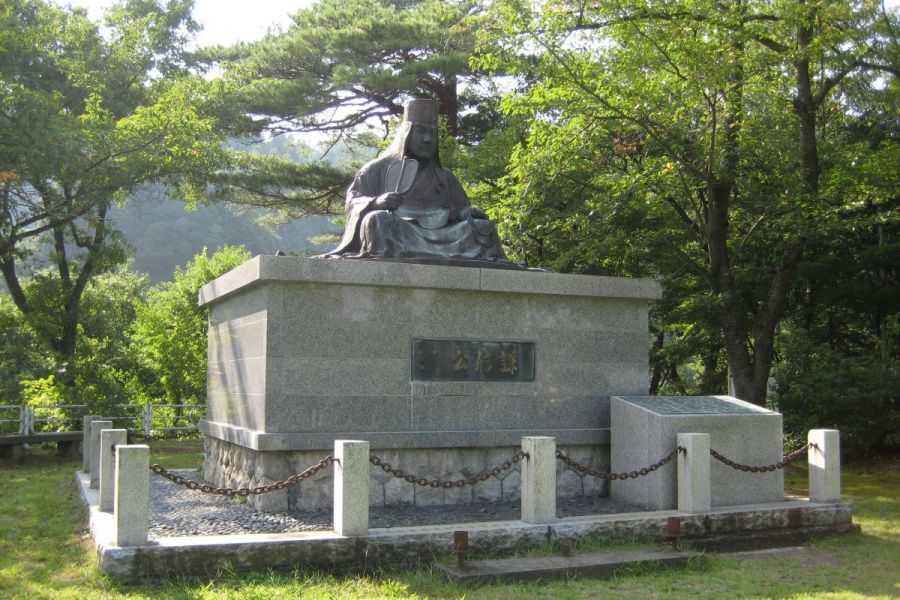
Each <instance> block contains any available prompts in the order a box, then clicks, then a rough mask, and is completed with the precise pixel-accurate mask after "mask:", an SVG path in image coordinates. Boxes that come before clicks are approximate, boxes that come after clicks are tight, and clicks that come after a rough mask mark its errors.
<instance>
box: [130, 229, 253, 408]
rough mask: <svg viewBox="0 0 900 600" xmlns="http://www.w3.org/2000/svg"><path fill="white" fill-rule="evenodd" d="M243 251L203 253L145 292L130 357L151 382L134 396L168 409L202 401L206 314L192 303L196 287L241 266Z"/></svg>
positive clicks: (234, 248)
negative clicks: (161, 401)
mask: <svg viewBox="0 0 900 600" xmlns="http://www.w3.org/2000/svg"><path fill="white" fill-rule="evenodd" d="M249 258H250V253H249V252H247V251H246V250H245V249H244V248H243V247H238V246H225V247H223V248H221V249H220V250H218V251H217V252H215V253H214V254H213V255H212V256H208V255H207V253H206V249H205V248H204V249H203V252H202V253H201V254H198V255H197V256H195V257H194V260H193V261H191V262H190V263H188V264H187V265H185V266H184V268H178V269H176V270H175V277H174V280H173V281H171V282H165V283H161V284H159V285H157V286H155V287H154V288H153V289H151V290H150V294H149V296H148V298H147V303H146V304H145V305H143V306H141V307H140V308H139V309H138V311H137V319H136V321H135V323H134V327H133V331H132V335H131V352H132V354H133V355H134V356H135V357H136V360H137V361H138V362H139V363H140V364H142V365H143V366H144V367H145V368H147V369H149V370H151V371H152V372H153V373H154V374H155V377H153V378H152V379H150V380H147V381H146V383H145V384H144V387H143V389H142V391H141V392H140V395H141V396H143V397H145V398H164V399H165V402H166V403H169V404H183V403H186V402H203V401H204V400H205V398H206V348H207V346H206V329H207V321H206V309H205V308H201V307H200V306H198V304H197V294H198V292H199V291H200V288H201V287H203V286H204V285H205V284H207V283H209V282H210V281H212V280H213V279H215V278H216V277H218V276H220V275H222V274H224V273H227V272H228V271H230V270H231V269H233V268H235V267H237V266H238V265H240V264H242V263H244V262H246V261H247V260H248V259H249Z"/></svg>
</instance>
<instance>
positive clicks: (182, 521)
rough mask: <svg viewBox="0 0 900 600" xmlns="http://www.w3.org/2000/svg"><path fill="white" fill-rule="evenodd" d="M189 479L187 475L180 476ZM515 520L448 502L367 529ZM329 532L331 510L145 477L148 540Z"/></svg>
mask: <svg viewBox="0 0 900 600" xmlns="http://www.w3.org/2000/svg"><path fill="white" fill-rule="evenodd" d="M184 475H185V476H188V477H192V476H194V474H193V472H186V473H184ZM635 510H638V509H636V508H635V507H633V506H630V505H627V504H622V503H619V502H614V501H612V500H610V499H609V498H597V497H594V498H590V497H586V498H571V499H560V501H559V502H558V503H557V513H558V514H559V516H560V517H572V516H578V515H594V514H604V513H619V512H631V511H635ZM518 518H519V502H518V501H517V500H516V501H513V502H503V503H497V504H494V503H474V504H454V505H443V506H425V507H412V506H390V507H372V508H371V509H370V513H369V524H370V527H372V528H379V527H398V526H410V525H437V524H443V523H466V522H475V521H506V520H517V519H518ZM331 528H332V524H331V511H330V510H319V511H315V512H310V511H305V512H303V513H294V514H287V513H274V514H270V513H263V512H258V511H257V510H255V509H254V508H252V507H251V506H249V505H248V504H246V503H241V502H240V501H239V500H238V499H236V498H227V497H225V496H216V495H213V494H204V493H202V492H200V491H196V490H189V489H187V488H186V487H183V486H180V485H176V484H174V483H172V482H171V481H168V480H167V479H163V478H162V477H159V476H153V475H151V477H150V536H151V537H154V538H159V537H181V536H191V535H223V534H237V533H288V532H297V531H322V530H325V531H328V530H330V529H331Z"/></svg>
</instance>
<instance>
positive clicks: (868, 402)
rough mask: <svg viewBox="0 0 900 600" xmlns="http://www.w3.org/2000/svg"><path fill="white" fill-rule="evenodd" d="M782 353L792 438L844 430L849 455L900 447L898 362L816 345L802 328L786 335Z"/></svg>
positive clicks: (783, 395)
mask: <svg viewBox="0 0 900 600" xmlns="http://www.w3.org/2000/svg"><path fill="white" fill-rule="evenodd" d="M895 335H896V334H895ZM781 352H782V361H781V362H780V365H779V367H778V368H777V369H776V371H775V377H776V380H777V383H778V392H777V396H776V400H777V406H778V408H779V410H780V411H781V412H782V413H783V414H784V426H785V430H786V432H787V433H788V434H793V435H794V436H796V437H798V438H799V439H804V437H805V432H806V431H808V430H810V429H813V428H819V427H830V428H834V429H839V430H840V432H841V448H842V450H843V451H844V452H845V453H846V455H848V456H868V455H872V454H878V453H884V452H888V453H890V452H891V451H896V449H897V448H900V409H898V390H900V369H898V366H897V365H898V363H897V361H896V360H890V361H887V362H885V361H884V360H882V359H881V357H880V356H879V355H878V354H876V353H866V354H862V355H853V354H848V353H847V352H846V351H845V350H844V351H842V349H837V348H834V347H831V346H830V345H828V344H827V343H816V342H814V341H813V340H811V339H810V338H809V336H808V335H807V334H806V333H805V332H804V331H803V330H802V329H800V328H798V329H796V330H791V329H789V330H788V331H786V332H785V334H784V335H783V336H782V346H781Z"/></svg>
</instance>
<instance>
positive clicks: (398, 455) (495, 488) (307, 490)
mask: <svg viewBox="0 0 900 600" xmlns="http://www.w3.org/2000/svg"><path fill="white" fill-rule="evenodd" d="M204 449H205V459H204V464H203V470H204V476H205V479H206V480H207V481H209V482H210V483H212V484H214V485H217V486H221V487H235V488H237V487H251V488H252V487H257V486H262V485H269V484H271V483H274V482H276V481H281V480H284V479H287V478H288V477H290V476H291V475H294V474H296V473H299V472H301V471H303V470H305V469H307V468H309V467H311V466H312V465H314V464H316V463H318V462H319V461H320V460H322V459H323V458H325V457H326V456H328V455H329V454H331V452H329V451H325V450H293V451H283V452H266V451H259V450H252V449H250V448H246V447H244V446H240V445H237V444H232V443H230V442H225V441H223V440H219V439H216V438H212V437H207V438H206V440H205V442H204ZM560 450H562V451H563V452H564V453H565V454H566V455H568V456H569V457H571V458H573V459H575V460H576V461H578V462H579V463H581V464H584V465H587V466H589V467H591V468H594V469H606V468H608V467H609V446H561V447H560ZM518 451H519V447H518V446H504V447H497V448H415V449H384V450H381V449H373V450H372V454H373V455H375V456H378V457H379V458H380V459H381V460H382V461H384V462H386V463H389V464H390V465H391V466H392V467H394V468H397V469H401V470H403V471H404V472H406V473H411V474H413V475H415V476H416V477H425V478H428V479H441V480H444V481H446V480H457V479H464V478H467V477H472V476H473V475H477V474H478V473H481V472H482V471H485V470H488V469H491V468H493V467H495V466H497V465H499V464H501V463H502V462H503V461H505V460H507V459H508V458H509V457H511V456H512V455H514V454H515V453H516V452H518ZM556 478H557V495H558V496H559V497H561V498H568V497H578V496H585V495H587V496H606V495H608V489H607V485H606V483H605V482H604V481H602V480H599V479H596V478H593V477H585V476H581V475H580V474H578V473H576V472H575V471H572V470H570V469H569V468H567V467H564V465H563V464H562V463H560V462H557V472H556ZM520 483H521V476H520V468H519V465H514V466H513V467H512V468H511V469H509V470H507V471H504V472H503V473H501V474H499V475H498V476H496V477H491V478H490V479H488V480H487V481H483V482H480V483H477V484H475V485H473V486H465V487H462V488H456V487H454V488H449V489H444V488H431V487H422V486H418V485H413V484H411V483H408V482H406V481H403V480H402V479H397V478H396V477H393V476H391V475H389V474H388V473H385V472H384V471H383V470H381V468H379V467H376V466H374V465H372V466H370V468H369V498H370V503H371V504H372V505H373V506H404V505H405V506H434V505H441V504H462V503H469V502H495V501H509V500H517V499H519V494H520ZM333 486H334V481H333V477H332V472H331V470H330V469H323V470H322V471H319V472H318V473H317V474H316V475H314V476H313V477H311V478H310V479H307V480H305V481H302V482H300V483H299V484H297V485H295V486H292V487H289V488H286V489H285V490H281V491H275V492H269V493H268V494H261V495H258V496H249V497H248V502H249V503H250V504H251V506H253V507H255V508H257V509H259V510H263V511H266V512H286V511H294V510H313V509H330V508H331V506H332V489H333Z"/></svg>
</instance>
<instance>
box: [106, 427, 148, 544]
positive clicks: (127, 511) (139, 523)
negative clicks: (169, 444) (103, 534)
mask: <svg viewBox="0 0 900 600" xmlns="http://www.w3.org/2000/svg"><path fill="white" fill-rule="evenodd" d="M113 521H114V522H115V527H116V534H115V537H116V539H115V543H116V545H117V546H141V545H144V544H146V543H147V537H148V533H147V530H148V529H149V528H150V446H147V445H144V444H135V445H127V444H126V445H122V446H118V447H117V448H116V487H115V499H114V501H113Z"/></svg>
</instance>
